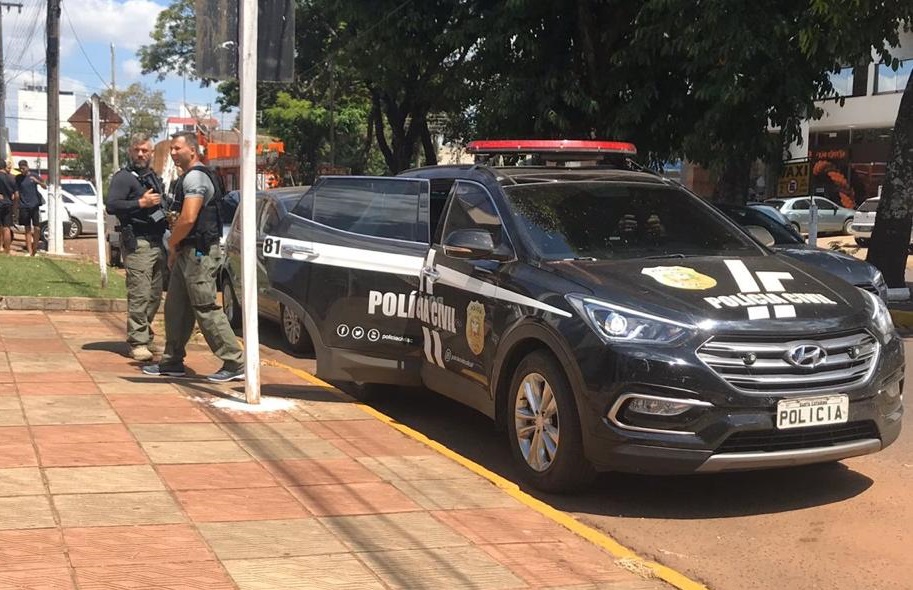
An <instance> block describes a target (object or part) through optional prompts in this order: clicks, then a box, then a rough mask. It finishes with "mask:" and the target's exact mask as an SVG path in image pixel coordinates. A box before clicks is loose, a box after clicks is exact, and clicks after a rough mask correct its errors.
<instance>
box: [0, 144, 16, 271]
mask: <svg viewBox="0 0 913 590" xmlns="http://www.w3.org/2000/svg"><path fill="white" fill-rule="evenodd" d="M18 198H19V194H18V193H17V192H16V179H14V178H13V175H12V174H10V173H9V170H7V164H6V160H0V248H2V249H3V253H4V254H9V253H10V246H12V244H13V229H12V228H13V205H14V204H15V202H16V199H18Z"/></svg>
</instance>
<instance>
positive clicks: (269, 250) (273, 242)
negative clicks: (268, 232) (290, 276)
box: [263, 237, 282, 258]
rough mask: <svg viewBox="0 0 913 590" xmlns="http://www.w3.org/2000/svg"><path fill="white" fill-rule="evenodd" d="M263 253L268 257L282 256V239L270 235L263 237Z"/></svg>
mask: <svg viewBox="0 0 913 590" xmlns="http://www.w3.org/2000/svg"><path fill="white" fill-rule="evenodd" d="M263 255H264V256H267V257H269V258H282V240H280V239H279V238H272V237H267V238H264V240H263Z"/></svg>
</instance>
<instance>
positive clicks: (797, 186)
mask: <svg viewBox="0 0 913 590" xmlns="http://www.w3.org/2000/svg"><path fill="white" fill-rule="evenodd" d="M809 170H810V165H809V163H808V160H806V161H804V162H792V163H790V164H784V165H783V172H782V173H780V178H779V179H778V180H777V196H778V197H801V196H804V195H807V194H809V192H808V190H809V186H808V185H809V182H808V179H809V176H810V175H809Z"/></svg>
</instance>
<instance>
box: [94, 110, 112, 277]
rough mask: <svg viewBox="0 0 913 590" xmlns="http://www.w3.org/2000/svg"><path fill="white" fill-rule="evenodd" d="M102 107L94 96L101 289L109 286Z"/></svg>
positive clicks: (96, 218)
mask: <svg viewBox="0 0 913 590" xmlns="http://www.w3.org/2000/svg"><path fill="white" fill-rule="evenodd" d="M100 111H101V106H100V105H99V99H98V95H97V94H93V95H92V159H93V161H94V162H95V186H97V187H98V189H97V192H98V197H97V200H96V201H95V221H96V222H97V223H98V231H97V232H96V234H95V241H96V242H97V243H98V268H99V270H100V271H101V288H102V289H104V288H105V287H107V286H108V261H107V258H108V257H107V255H106V252H105V200H104V198H103V197H102V185H101V113H100Z"/></svg>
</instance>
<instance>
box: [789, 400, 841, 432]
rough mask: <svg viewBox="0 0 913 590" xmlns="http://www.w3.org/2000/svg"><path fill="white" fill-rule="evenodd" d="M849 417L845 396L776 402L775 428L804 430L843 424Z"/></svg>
mask: <svg viewBox="0 0 913 590" xmlns="http://www.w3.org/2000/svg"><path fill="white" fill-rule="evenodd" d="M849 415H850V400H849V398H848V397H847V396H845V395H827V396H822V397H806V398H801V399H785V400H780V401H779V402H777V428H778V429H780V430H786V429H788V428H805V427H807V426H822V425H825V424H843V423H844V422H846V421H847V419H848V418H849Z"/></svg>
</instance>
